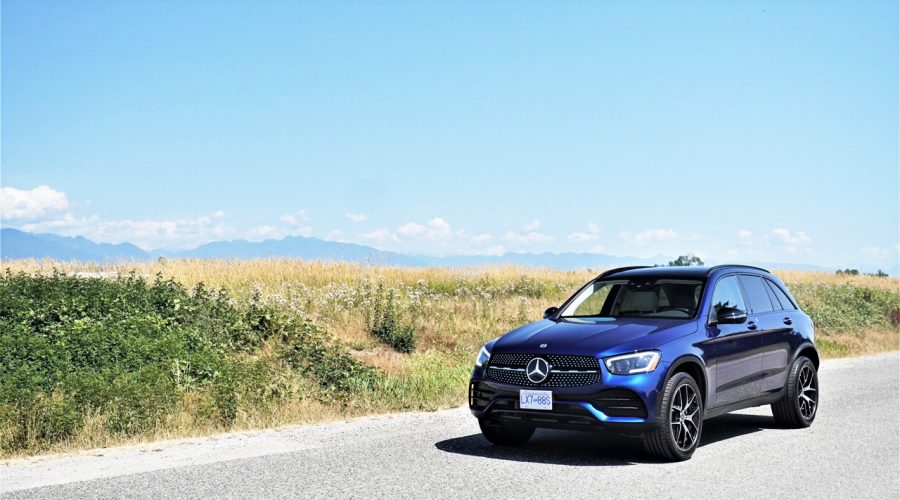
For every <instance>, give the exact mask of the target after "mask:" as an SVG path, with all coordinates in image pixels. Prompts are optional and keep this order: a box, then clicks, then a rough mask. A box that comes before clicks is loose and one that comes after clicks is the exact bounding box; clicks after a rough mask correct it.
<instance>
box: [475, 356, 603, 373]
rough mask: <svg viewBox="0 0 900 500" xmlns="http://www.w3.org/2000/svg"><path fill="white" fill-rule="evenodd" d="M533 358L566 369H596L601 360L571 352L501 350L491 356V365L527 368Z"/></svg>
mask: <svg viewBox="0 0 900 500" xmlns="http://www.w3.org/2000/svg"><path fill="white" fill-rule="evenodd" d="M533 358H544V359H546V360H547V362H548V363H550V364H551V365H553V367H554V368H559V369H565V370H596V369H599V368H600V361H599V360H598V359H597V358H595V357H593V356H575V355H571V354H511V353H505V352H501V353H498V354H494V355H493V356H491V365H498V366H513V367H521V368H525V365H527V364H528V362H529V361H531V360H532V359H533Z"/></svg>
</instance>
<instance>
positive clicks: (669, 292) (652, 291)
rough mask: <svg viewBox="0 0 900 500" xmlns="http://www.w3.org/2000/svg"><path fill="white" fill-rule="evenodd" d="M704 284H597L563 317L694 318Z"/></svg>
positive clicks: (669, 281) (646, 281)
mask: <svg viewBox="0 0 900 500" xmlns="http://www.w3.org/2000/svg"><path fill="white" fill-rule="evenodd" d="M702 291H703V282H702V281H696V280H678V279H657V280H653V279H637V280H610V281H595V282H594V283H592V284H591V285H590V286H588V287H587V288H585V289H584V290H583V291H582V292H581V293H580V294H578V296H577V297H575V299H574V300H572V302H571V303H570V304H569V305H568V306H566V308H565V309H563V311H562V312H561V313H560V316H559V317H560V318H635V317H637V318H692V317H694V315H695V314H696V313H697V307H699V304H700V293H701V292H702Z"/></svg>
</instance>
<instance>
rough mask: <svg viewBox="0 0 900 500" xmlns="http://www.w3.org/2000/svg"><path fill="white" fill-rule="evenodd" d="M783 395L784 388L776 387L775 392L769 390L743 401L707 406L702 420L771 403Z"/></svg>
mask: <svg viewBox="0 0 900 500" xmlns="http://www.w3.org/2000/svg"><path fill="white" fill-rule="evenodd" d="M783 397H784V388H781V389H778V390H777V391H775V392H770V393H768V394H763V395H762V396H757V397H755V398H752V399H746V400H744V401H738V402H737V403H731V404H728V405H725V406H718V407H716V408H709V409H707V410H706V412H705V413H704V414H703V420H707V419H710V418H713V417H718V416H720V415H724V414H726V413H730V412H733V411H737V410H743V409H744V408H752V407H754V406H763V405H769V404H772V403H774V402H776V401H778V400H780V399H781V398H783Z"/></svg>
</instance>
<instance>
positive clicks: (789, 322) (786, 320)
mask: <svg viewBox="0 0 900 500" xmlns="http://www.w3.org/2000/svg"><path fill="white" fill-rule="evenodd" d="M791 323H793V321H791V318H788V317H787V316H785V317H784V324H785V325H790V324H791Z"/></svg>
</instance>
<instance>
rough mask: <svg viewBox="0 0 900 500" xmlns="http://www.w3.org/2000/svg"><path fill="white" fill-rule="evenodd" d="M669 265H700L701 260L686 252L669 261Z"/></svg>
mask: <svg viewBox="0 0 900 500" xmlns="http://www.w3.org/2000/svg"><path fill="white" fill-rule="evenodd" d="M669 265H670V266H702V265H703V260H701V259H700V257H697V256H696V255H694V254H687V255H682V256H680V257H678V258H677V259H675V260H673V261H670V262H669Z"/></svg>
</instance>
